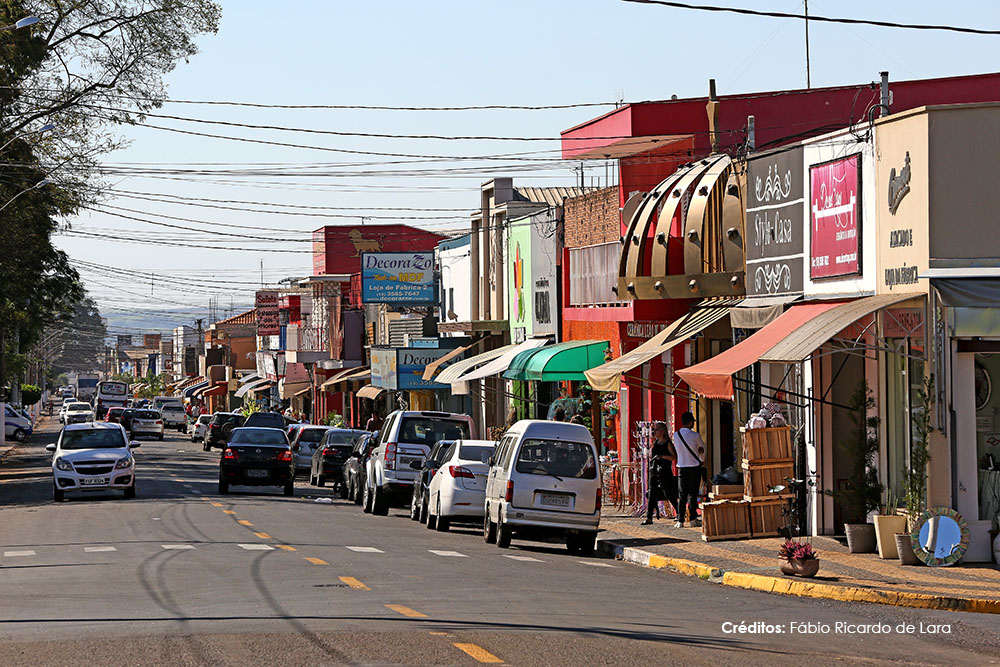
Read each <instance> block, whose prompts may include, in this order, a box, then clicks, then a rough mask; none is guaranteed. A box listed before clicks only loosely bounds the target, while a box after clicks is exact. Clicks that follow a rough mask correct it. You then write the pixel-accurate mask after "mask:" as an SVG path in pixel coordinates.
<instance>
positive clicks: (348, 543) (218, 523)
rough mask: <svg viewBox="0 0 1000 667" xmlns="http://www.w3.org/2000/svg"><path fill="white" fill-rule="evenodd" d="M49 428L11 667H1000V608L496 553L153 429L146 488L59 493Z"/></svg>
mask: <svg viewBox="0 0 1000 667" xmlns="http://www.w3.org/2000/svg"><path fill="white" fill-rule="evenodd" d="M54 438H55V433H54V432H53V431H49V432H48V433H45V432H43V433H41V434H40V435H38V436H36V437H34V438H33V440H32V441H31V442H29V443H26V444H24V445H22V446H20V447H19V448H18V449H16V450H15V451H14V452H12V453H11V454H10V455H9V456H8V457H7V458H6V459H5V460H4V461H3V462H2V464H0V642H2V643H0V646H2V647H3V650H2V654H0V655H2V657H0V663H2V664H17V665H35V664H39V665H42V664H45V665H48V664H66V665H69V664H80V663H81V662H82V663H86V664H94V663H96V664H101V663H111V662H114V663H116V664H125V665H130V664H136V665H138V664H142V665H150V664H169V665H223V664H233V665H257V664H261V665H263V664H267V665H326V664H458V665H463V664H464V665H474V664H478V663H480V662H494V661H495V662H506V663H509V664H524V665H589V664H616V665H621V664H630V663H632V664H643V665H646V664H656V665H659V664H713V665H719V664H732V663H733V662H737V661H738V662H739V663H742V664H747V665H754V664H768V665H770V664H793V663H794V664H801V663H803V662H807V663H808V662H815V661H817V660H823V661H830V660H838V661H845V662H872V661H898V662H908V663H931V664H968V665H974V664H997V663H1000V619H998V618H997V617H996V616H984V615H974V614H958V613H946V612H925V611H920V610H909V609H897V608H892V607H882V606H877V605H848V604H845V603H836V602H827V601H820V600H808V599H798V598H789V597H783V596H772V595H766V594H762V593H756V592H752V591H741V590H738V589H732V588H727V587H723V586H719V585H715V584H711V583H708V582H703V581H699V580H697V579H691V578H687V577H682V576H679V575H675V574H671V573H668V572H657V571H651V570H646V569H643V568H640V567H637V566H633V565H629V564H625V563H622V562H616V561H614V560H608V559H603V558H579V557H574V556H570V555H569V554H568V553H567V552H566V551H565V549H564V548H563V547H562V546H561V545H558V544H554V543H553V544H543V543H526V542H520V541H517V540H516V539H515V542H514V548H512V549H510V550H501V549H498V548H497V547H495V546H493V545H487V544H485V543H484V542H483V539H482V536H481V534H480V531H479V529H478V527H471V526H470V527H461V526H459V527H453V528H452V531H451V532H450V533H437V532H434V531H429V530H427V529H426V528H424V527H423V526H421V525H419V524H416V523H413V522H411V521H410V520H409V518H408V511H407V510H403V509H394V510H392V511H391V512H390V516H389V517H372V516H369V515H365V514H362V512H361V510H360V508H359V507H356V506H355V505H353V504H351V503H347V502H345V501H341V500H339V498H334V494H333V493H332V491H331V490H330V489H328V488H327V489H317V488H314V487H310V486H308V485H307V484H306V483H305V482H304V481H303V482H300V483H299V485H298V486H297V488H296V497H294V498H286V497H283V496H282V495H281V491H280V489H273V490H271V489H266V490H260V489H249V488H247V489H244V490H242V492H241V490H240V487H237V491H236V492H235V493H233V494H230V495H227V496H219V495H218V493H217V484H216V481H217V466H218V456H219V454H218V451H217V450H216V451H215V452H213V453H212V454H209V453H207V452H203V451H201V446H200V445H196V444H192V443H190V442H189V441H187V440H186V438H184V437H182V436H181V435H180V434H168V435H167V439H166V440H165V441H164V442H162V443H160V442H146V441H143V443H142V447H141V449H139V450H137V452H136V458H137V461H138V472H137V479H138V480H139V487H138V498H136V499H135V500H124V499H122V498H121V497H118V496H107V497H88V498H85V499H80V500H76V499H74V500H72V501H69V502H64V503H59V504H56V503H54V502H53V501H52V495H51V488H52V487H51V484H52V481H51V472H50V470H49V458H50V455H47V454H46V452H45V451H44V444H45V443H46V442H51V441H53V440H54ZM316 498H324V499H326V498H330V499H333V502H332V503H317V502H315V500H316ZM793 622H803V623H813V624H817V627H813V628H810V627H808V626H802V627H793V626H792V623H793ZM727 623H729V624H733V627H732V628H731V627H730V626H728V625H726V624H727ZM740 623H744V624H747V625H749V627H744V628H743V631H740V628H739V626H740ZM753 623H757V624H758V625H756V626H754V625H750V624H753ZM838 623H840V624H862V625H864V624H876V625H877V626H879V629H885V626H888V627H887V629H888V633H886V634H881V633H874V632H872V631H873V630H874V628H857V627H853V628H852V627H845V626H843V625H841V626H838V625H837V624H838ZM883 624H884V625H883ZM900 624H910V625H912V626H913V630H912V631H909V630H908V629H907V631H906V632H900V631H899V630H900V629H901V628H900V627H899V626H900ZM921 624H922V625H921ZM824 626H826V627H824ZM932 626H940V627H932ZM862 629H863V630H867V631H868V632H865V633H859V632H858V630H862ZM931 630H936V632H932V631H931ZM811 631H812V632H811ZM945 632H948V633H950V634H945Z"/></svg>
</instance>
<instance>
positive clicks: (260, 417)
mask: <svg viewBox="0 0 1000 667" xmlns="http://www.w3.org/2000/svg"><path fill="white" fill-rule="evenodd" d="M289 423H291V422H289V421H288V420H286V419H285V418H284V417H283V416H282V415H280V414H278V413H277V412H255V413H253V414H252V415H250V416H249V417H247V420H246V422H245V423H244V424H243V425H244V426H246V427H251V426H252V427H254V428H280V429H281V430H282V431H284V430H285V429H286V428H287V427H288V424H289Z"/></svg>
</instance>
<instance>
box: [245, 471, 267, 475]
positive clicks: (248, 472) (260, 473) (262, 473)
mask: <svg viewBox="0 0 1000 667" xmlns="http://www.w3.org/2000/svg"><path fill="white" fill-rule="evenodd" d="M247 477H267V471H266V470H247Z"/></svg>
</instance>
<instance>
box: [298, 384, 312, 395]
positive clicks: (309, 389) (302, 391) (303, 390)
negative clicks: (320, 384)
mask: <svg viewBox="0 0 1000 667" xmlns="http://www.w3.org/2000/svg"><path fill="white" fill-rule="evenodd" d="M311 391H312V385H308V386H307V387H306V388H305V389H300V390H299V391H297V392H295V395H296V396H304V395H305V394H308V393H309V392H311Z"/></svg>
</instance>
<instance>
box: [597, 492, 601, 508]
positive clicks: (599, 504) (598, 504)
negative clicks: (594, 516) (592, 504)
mask: <svg viewBox="0 0 1000 667" xmlns="http://www.w3.org/2000/svg"><path fill="white" fill-rule="evenodd" d="M601 491H602V489H601V488H600V487H598V489H597V507H600V506H601Z"/></svg>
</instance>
